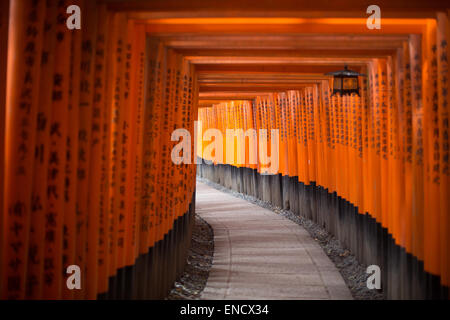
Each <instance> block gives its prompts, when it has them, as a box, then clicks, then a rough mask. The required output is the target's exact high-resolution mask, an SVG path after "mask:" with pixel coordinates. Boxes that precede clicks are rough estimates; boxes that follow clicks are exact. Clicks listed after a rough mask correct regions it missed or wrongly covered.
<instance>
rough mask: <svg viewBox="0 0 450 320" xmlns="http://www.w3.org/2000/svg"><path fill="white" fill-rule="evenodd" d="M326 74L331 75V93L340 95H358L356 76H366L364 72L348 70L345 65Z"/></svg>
mask: <svg viewBox="0 0 450 320" xmlns="http://www.w3.org/2000/svg"><path fill="white" fill-rule="evenodd" d="M326 75H330V76H333V95H334V94H336V93H340V94H341V95H347V94H352V93H356V94H357V95H358V96H359V81H358V76H366V75H365V74H362V73H358V72H356V71H353V70H349V69H348V67H347V66H344V70H340V71H334V72H328V73H326Z"/></svg>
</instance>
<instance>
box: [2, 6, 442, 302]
mask: <svg viewBox="0 0 450 320" xmlns="http://www.w3.org/2000/svg"><path fill="white" fill-rule="evenodd" d="M370 4H371V3H369V2H366V1H355V0H348V1H339V4H337V3H336V4H335V5H330V3H329V2H328V1H325V0H315V1H288V0H285V1H276V2H275V1H274V2H272V1H258V2H255V3H249V2H246V1H242V0H230V1H209V2H206V3H205V2H204V1H200V0H193V1H174V0H164V1H162V0H158V1H120V0H117V1H112V0H111V1H94V0H85V1H83V0H70V1H65V0H61V1H59V0H58V1H57V0H49V1H44V0H42V1H39V0H20V1H18V0H11V1H8V0H6V1H5V0H2V1H1V4H0V6H1V8H0V15H1V16H0V107H1V113H0V114H1V117H0V123H1V125H0V127H1V130H0V132H1V136H0V142H1V146H0V153H1V157H0V161H1V163H0V172H1V173H0V181H1V183H0V187H1V190H0V194H1V196H0V201H1V203H0V207H1V208H2V211H1V219H0V230H1V237H0V244H1V245H0V249H1V250H0V254H1V263H0V292H1V293H0V296H1V298H2V299H96V298H100V299H107V298H108V299H120V298H126V299H129V298H162V297H164V296H165V295H166V294H167V292H168V290H169V289H170V288H171V286H172V284H173V282H174V280H175V279H176V278H177V277H178V276H179V275H180V274H181V272H182V270H183V267H184V262H185V259H186V253H187V249H188V247H189V245H190V238H191V232H192V226H193V217H194V209H195V207H194V204H195V183H196V174H197V175H200V176H202V177H205V178H208V179H210V180H213V181H215V182H217V183H220V184H223V185H225V186H227V187H229V188H234V189H235V190H238V191H240V192H243V193H247V194H250V195H253V196H256V197H258V198H260V199H262V200H264V201H269V202H272V203H273V204H274V205H277V206H279V207H283V208H285V209H289V210H291V211H292V212H294V213H295V214H298V215H302V216H304V217H306V218H308V219H311V220H313V221H315V222H316V223H318V224H320V225H321V226H323V227H325V228H326V229H327V230H328V231H329V232H330V233H332V234H333V235H334V236H336V237H337V238H338V239H339V240H340V241H341V242H342V243H343V244H344V245H345V246H346V247H347V248H349V249H350V250H351V251H352V253H354V254H355V255H356V257H357V259H358V260H359V261H360V262H361V263H363V264H365V265H372V264H375V265H378V266H379V267H380V269H381V274H382V290H383V293H384V295H385V296H386V298H392V299H394V298H401V299H410V298H419V299H422V298H444V299H446V298H448V288H449V285H450V247H449V245H450V235H449V232H450V207H449V205H450V200H449V199H450V176H449V175H450V171H449V104H448V91H449V64H448V63H449V50H448V43H449V40H450V39H449V37H450V30H449V8H448V2H446V1H440V2H439V1H438V2H435V1H419V0H409V1H406V2H402V1H388V0H382V1H377V5H378V6H379V7H380V9H381V29H368V27H367V25H366V21H367V17H368V14H367V13H366V8H367V7H368V6H369V5H370ZM69 5H77V6H79V7H80V8H81V11H80V13H81V29H69V28H68V26H67V21H66V20H67V19H68V17H69V16H70V14H68V13H67V7H68V6H69ZM344 65H348V67H349V68H350V69H352V70H355V71H357V72H359V73H363V74H365V75H366V76H361V77H359V82H360V87H361V89H360V94H359V95H357V94H352V95H343V96H341V95H339V94H335V95H332V94H331V93H332V92H331V90H330V88H331V84H332V81H333V80H332V77H331V76H328V75H325V74H326V73H328V72H332V71H336V70H340V69H343V67H344ZM195 120H201V124H200V122H199V123H197V124H196V125H195V124H194V121H195ZM179 128H185V129H186V130H187V132H188V133H189V136H190V139H191V142H192V143H190V144H189V147H188V148H185V149H181V150H180V154H181V153H182V156H183V159H191V161H186V162H190V163H185V162H182V163H181V164H176V163H174V162H173V161H172V159H171V158H172V154H173V150H174V147H175V146H179V145H180V143H181V142H183V141H185V140H184V139H188V136H187V135H186V134H185V135H184V136H183V137H182V138H180V139H179V140H178V139H177V136H176V135H175V139H171V138H172V132H173V131H174V130H175V129H179ZM233 128H238V129H243V131H244V132H247V135H246V136H244V137H246V138H245V140H244V138H243V137H242V136H240V135H239V134H238V135H236V136H228V137H227V136H226V129H233ZM208 129H218V130H219V131H220V132H222V133H223V141H225V142H228V143H225V144H224V146H223V150H222V152H220V151H221V150H220V147H221V146H220V145H219V144H218V143H217V142H218V139H219V138H217V137H218V135H216V137H212V135H210V134H208V133H206V132H207V131H208ZM248 129H255V131H252V130H250V131H248ZM260 129H268V139H265V138H267V136H265V135H264V134H262V135H261V136H260V135H259V132H264V131H261V130H260ZM271 129H278V131H276V130H275V131H271ZM194 131H195V132H194ZM209 132H211V131H209ZM215 132H216V133H217V131H215ZM256 132H258V134H256ZM184 133H186V132H184ZM197 133H200V134H197ZM205 133H206V134H205ZM277 135H278V137H277ZM172 140H173V141H172ZM236 140H237V141H236ZM186 141H187V140H186ZM245 141H247V142H245ZM264 141H266V142H267V144H264V143H261V142H264ZM230 142H237V144H236V145H235V146H234V147H233V146H231V144H230ZM196 144H197V146H195V145H196ZM265 145H266V147H264V146H265ZM208 146H210V147H208ZM214 146H215V147H216V148H215V150H213V149H214ZM255 148H256V149H257V151H258V152H254V151H255ZM276 150H278V156H277V152H276ZM261 151H263V152H261ZM232 152H233V153H234V155H232V156H230V154H231V153H232ZM264 153H265V154H264ZM255 154H256V155H257V159H256V160H255V159H252V156H251V155H255ZM195 155H197V156H198V158H197V157H195ZM220 155H222V159H220V157H219V156H220ZM202 157H203V158H204V160H212V161H206V162H205V161H202V164H200V163H198V162H199V161H198V160H197V159H201V158H202ZM194 158H195V159H194ZM262 158H267V159H262ZM242 159H243V160H242ZM261 160H265V161H261ZM266 160H270V161H272V162H274V161H278V164H276V165H274V166H270V165H268V162H267V161H266ZM175 162H176V161H175ZM269 167H270V168H269ZM267 168H269V169H267ZM76 266H78V267H79V268H80V269H79V271H80V273H79V274H80V275H81V289H78V288H75V289H74V288H71V289H74V290H70V289H69V287H68V285H67V279H68V277H69V275H70V274H71V273H72V272H77V270H75V269H76V268H77V267H76ZM75 284H76V281H75Z"/></svg>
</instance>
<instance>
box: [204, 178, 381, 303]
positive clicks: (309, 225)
mask: <svg viewBox="0 0 450 320" xmlns="http://www.w3.org/2000/svg"><path fill="white" fill-rule="evenodd" d="M197 181H199V182H202V183H205V184H207V185H208V186H210V187H213V188H215V189H217V190H219V191H222V192H225V193H228V194H231V195H233V196H235V197H238V198H241V199H244V200H247V201H249V202H251V203H254V204H256V205H258V206H261V207H263V208H266V209H269V210H272V211H273V212H275V213H277V214H280V215H282V216H283V217H285V218H287V219H289V220H291V221H293V222H295V223H297V224H298V225H300V226H302V227H303V228H305V229H306V230H307V231H308V232H309V234H310V235H311V236H312V237H313V238H314V240H316V241H317V242H318V244H319V245H320V246H321V247H322V249H323V250H324V252H325V253H326V254H327V256H328V257H329V258H330V260H331V261H332V262H333V263H334V264H335V265H336V267H337V269H338V270H339V272H340V273H341V275H342V277H343V278H344V281H345V283H346V284H347V286H348V288H349V289H350V292H351V294H352V296H353V298H354V299H357V300H382V299H383V294H382V293H381V292H379V291H377V290H370V289H368V288H367V286H366V281H367V277H368V276H369V275H368V274H367V273H366V268H367V266H365V265H362V264H360V263H359V262H358V260H356V258H355V256H354V255H353V254H352V253H351V252H350V251H349V250H348V249H346V248H344V247H343V246H342V245H341V243H340V242H339V240H338V239H336V238H335V237H334V236H333V235H331V234H330V233H328V232H327V231H326V230H325V229H324V228H322V227H320V226H319V225H317V224H316V223H314V222H313V221H311V220H309V219H305V218H304V217H301V216H297V215H295V214H293V213H292V212H290V211H287V210H283V209H280V208H279V207H275V206H273V205H272V204H271V203H268V202H264V201H261V200H259V199H257V198H255V197H252V196H249V195H245V194H242V193H239V192H236V191H233V190H230V189H227V188H225V187H223V186H222V185H219V184H216V183H214V182H211V181H209V180H207V179H204V178H200V177H197ZM205 282H206V280H205Z"/></svg>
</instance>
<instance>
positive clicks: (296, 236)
mask: <svg viewBox="0 0 450 320" xmlns="http://www.w3.org/2000/svg"><path fill="white" fill-rule="evenodd" d="M196 212H197V214H199V215H200V216H201V217H202V218H203V219H205V220H206V221H207V222H208V223H209V224H210V225H211V227H212V228H213V229H214V259H213V266H212V268H211V271H210V274H209V278H208V282H207V284H206V287H205V289H204V291H203V293H202V295H201V299H208V300H209V299H219V300H220V299H231V300H233V299H236V300H246V299H247V300H248V299H257V300H265V299H274V300H275V299H289V300H291V299H352V296H351V294H350V291H349V289H348V288H347V286H346V284H345V282H344V280H343V279H342V276H341V275H340V273H339V271H338V270H337V269H336V267H335V266H334V264H333V263H332V262H331V261H330V259H329V258H328V257H327V256H326V254H325V253H324V252H323V250H322V249H321V248H320V246H319V245H318V244H317V243H316V242H315V241H314V240H313V239H312V238H311V236H310V235H309V233H308V232H307V231H306V230H305V229H303V228H302V227H300V226H299V225H297V224H295V223H294V222H292V221H290V220H288V219H286V218H283V217H281V216H279V215H277V214H275V213H274V212H272V211H270V210H267V209H264V208H262V207H259V206H256V205H254V204H252V203H249V202H247V201H245V200H242V199H239V198H236V197H233V196H231V195H229V194H225V193H222V192H220V191H218V190H216V189H213V188H211V187H209V186H207V185H205V184H203V183H199V182H197V195H196Z"/></svg>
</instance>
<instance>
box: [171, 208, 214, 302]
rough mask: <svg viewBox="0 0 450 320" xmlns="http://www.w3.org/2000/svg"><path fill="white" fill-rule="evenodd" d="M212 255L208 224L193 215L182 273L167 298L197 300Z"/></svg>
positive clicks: (211, 237) (211, 235)
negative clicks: (187, 250)
mask: <svg viewBox="0 0 450 320" xmlns="http://www.w3.org/2000/svg"><path fill="white" fill-rule="evenodd" d="M213 255H214V233H213V230H212V228H211V227H210V226H209V224H208V223H207V222H206V221H205V220H203V219H202V218H200V217H199V216H197V215H196V216H195V226H194V230H193V233H192V241H191V248H190V249H189V253H188V258H187V261H186V266H185V268H184V272H183V275H182V276H181V278H180V279H178V280H177V281H176V282H175V284H174V286H173V288H172V290H171V291H170V293H169V295H168V296H167V298H166V299H167V300H197V299H199V298H200V294H201V293H202V291H203V289H204V288H205V285H206V281H207V280H208V276H209V270H210V269H211V265H212V260H213Z"/></svg>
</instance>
